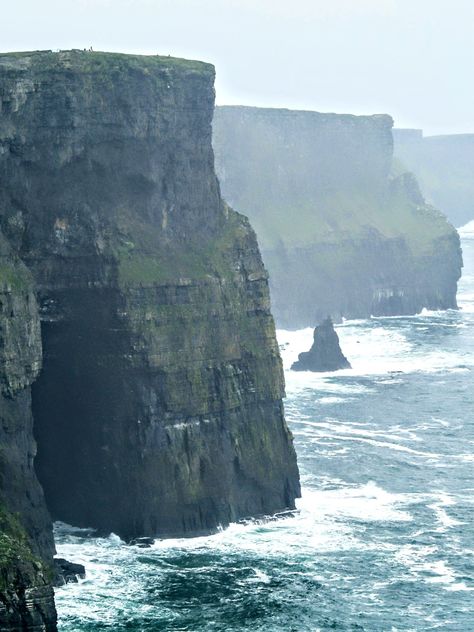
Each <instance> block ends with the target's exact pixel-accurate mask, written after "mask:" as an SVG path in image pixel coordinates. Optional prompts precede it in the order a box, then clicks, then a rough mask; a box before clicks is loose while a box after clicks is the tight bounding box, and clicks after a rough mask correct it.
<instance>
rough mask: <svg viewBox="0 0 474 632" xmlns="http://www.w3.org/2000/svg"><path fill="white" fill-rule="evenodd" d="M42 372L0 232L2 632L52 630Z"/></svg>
mask: <svg viewBox="0 0 474 632" xmlns="http://www.w3.org/2000/svg"><path fill="white" fill-rule="evenodd" d="M40 367H41V337H40V321H39V313H38V307H37V303H36V299H35V295H34V292H33V282H32V277H31V274H30V273H29V271H28V270H27V269H26V267H25V266H24V265H23V264H22V263H21V261H19V259H18V257H17V256H16V255H15V254H14V253H13V252H12V250H11V248H10V246H9V245H8V244H7V242H6V240H5V238H4V236H3V235H2V233H1V232H0V630H2V631H6V630H8V631H10V630H11V631H16V630H18V631H20V630H21V631H23V630H43V631H44V630H46V631H47V632H52V631H54V630H55V629H56V611H55V608H54V597H53V589H52V586H51V580H52V555H53V553H54V543H53V538H52V529H51V521H50V518H49V515H48V512H47V509H46V505H45V502H44V496H43V492H42V490H41V487H40V485H39V483H38V480H37V478H36V475H35V471H34V467H33V461H34V457H35V454H36V444H35V441H34V438H33V418H32V414H31V384H32V382H33V381H34V379H35V378H36V377H37V375H38V373H39V370H40Z"/></svg>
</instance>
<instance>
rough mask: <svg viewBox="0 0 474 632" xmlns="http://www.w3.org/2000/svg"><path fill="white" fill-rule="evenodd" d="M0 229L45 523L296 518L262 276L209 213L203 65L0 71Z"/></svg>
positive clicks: (250, 244)
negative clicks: (26, 368) (27, 376)
mask: <svg viewBox="0 0 474 632" xmlns="http://www.w3.org/2000/svg"><path fill="white" fill-rule="evenodd" d="M0 78H1V87H2V88H1V89H2V114H1V117H0V179H1V188H0V191H1V192H0V195H1V198H0V215H1V217H2V226H3V229H4V231H5V233H6V235H7V236H8V238H9V240H10V243H12V244H13V246H14V247H15V249H16V251H17V252H18V253H19V255H20V256H21V258H22V260H23V261H24V262H25V264H26V265H27V266H28V268H29V269H30V270H31V273H32V275H33V277H34V280H35V282H36V287H37V290H38V300H39V309H40V315H41V321H42V338H43V350H44V356H43V371H42V373H41V375H40V377H39V379H38V380H37V381H36V382H35V384H34V386H33V412H34V418H35V433H36V437H37V440H38V446H39V447H38V457H37V460H36V468H37V471H38V475H39V478H40V481H41V482H42V484H43V487H44V490H45V494H46V499H47V502H48V506H49V508H50V510H51V513H52V515H53V518H55V519H61V520H64V521H66V522H70V523H73V524H76V525H83V526H91V527H96V528H99V529H101V530H104V531H110V530H112V531H114V532H116V533H118V534H120V535H122V536H123V537H126V538H128V537H132V536H135V535H146V534H149V535H160V534H162V535H177V534H190V535H191V534H196V533H200V532H209V531H212V530H213V529H215V528H217V527H218V525H219V524H223V525H225V524H227V523H228V522H229V521H231V520H235V519H238V518H241V517H244V516H250V515H259V514H267V513H273V512H275V511H278V510H282V509H285V508H287V507H289V508H291V507H293V506H294V498H295V496H297V495H298V493H299V483H298V472H297V467H296V459H295V453H294V450H293V446H292V440H291V436H290V434H289V431H288V429H287V427H286V424H285V421H284V416H283V410H282V404H281V397H282V395H283V377H282V370H281V361H280V357H279V353H278V347H277V344H276V340H275V332H274V324H273V319H272V316H271V314H270V307H269V297H268V286H267V277H266V273H265V270H264V268H263V266H262V263H261V259H260V255H259V251H258V247H257V243H256V239H255V235H254V233H253V231H252V229H251V228H250V226H249V224H248V222H247V220H246V219H245V218H244V217H242V216H241V215H239V214H237V213H235V212H233V211H232V210H230V209H229V208H228V207H227V206H226V205H225V204H224V203H223V202H222V201H221V199H220V194H219V187H218V184H217V180H216V177H215V175H214V168H213V154H212V148H211V118H212V111H213V97H214V94H213V79H214V70H213V68H212V67H211V66H209V65H206V64H201V63H199V62H184V61H182V60H175V59H172V58H160V57H132V56H125V55H113V54H100V53H85V52H84V53H83V52H68V53H59V54H53V53H35V54H31V55H29V54H26V55H25V54H18V55H16V54H13V55H5V56H0Z"/></svg>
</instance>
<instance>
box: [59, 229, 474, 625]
mask: <svg viewBox="0 0 474 632" xmlns="http://www.w3.org/2000/svg"><path fill="white" fill-rule="evenodd" d="M461 235H462V247H463V253H464V266H465V268H464V273H463V277H462V279H461V282H460V287H459V293H458V302H459V305H460V307H461V309H460V310H459V311H454V310H449V311H445V312H423V313H421V314H419V315H417V316H409V317H393V318H371V319H367V320H357V321H346V322H344V323H342V324H341V325H338V326H337V332H338V335H339V338H340V342H341V347H342V350H343V352H344V354H345V355H346V356H347V357H348V359H349V360H350V361H351V363H352V367H353V368H352V369H351V370H344V371H339V372H337V373H333V374H312V373H306V372H305V373H296V372H291V371H290V370H289V367H290V365H291V363H292V362H293V361H294V360H295V359H296V357H297V355H298V353H299V352H301V351H303V350H305V351H306V350H308V349H309V347H310V346H311V342H312V330H311V329H305V330H301V331H296V332H290V331H279V332H278V339H279V342H280V345H281V348H282V356H283V362H284V366H285V373H286V382H287V397H286V400H285V407H286V414H287V420H288V423H289V426H290V428H291V430H292V432H293V434H294V439H295V446H296V451H297V454H298V462H299V466H300V472H301V480H302V498H301V499H300V501H299V502H298V511H297V512H295V513H293V514H284V515H281V516H280V517H276V518H275V519H272V520H268V521H254V522H248V523H242V524H240V523H239V524H234V525H231V526H230V527H229V528H228V529H226V530H223V531H221V532H219V533H217V534H215V535H212V536H208V537H199V538H191V539H175V540H161V541H157V542H156V543H155V544H154V545H153V546H152V547H151V548H149V549H139V548H137V547H130V546H127V545H125V544H124V543H123V542H121V541H120V539H119V538H118V537H116V536H114V535H111V536H110V537H108V538H97V537H94V534H93V533H92V532H89V531H87V530H79V529H74V528H73V527H70V526H67V525H63V524H56V527H55V531H56V541H57V549H58V554H59V555H60V556H62V557H66V558H67V559H70V560H71V561H74V562H81V563H83V564H85V566H86V567H87V577H86V579H85V580H83V581H80V582H79V583H78V584H68V585H67V586H64V587H61V588H58V589H57V590H56V602H57V608H58V613H59V624H60V625H59V629H60V630H61V632H73V631H74V632H79V631H80V632H86V631H87V632H92V631H97V630H110V631H113V632H121V631H142V630H143V631H145V630H146V631H168V630H169V631H177V630H189V631H192V632H200V631H224V630H225V631H226V632H230V631H237V630H239V631H244V630H245V631H252V632H253V631H262V632H263V631H265V632H273V631H277V630H278V631H280V630H282V631H285V632H286V631H295V632H303V631H305V632H306V631H308V632H318V631H321V632H323V631H324V632H325V631H329V630H331V631H334V630H340V631H360V632H362V631H364V632H379V631H388V632H397V631H399V632H402V631H403V632H409V631H417V632H418V631H424V630H445V631H448V632H455V631H458V630H459V631H462V632H470V631H471V630H474V414H473V413H474V406H473V404H474V222H471V224H469V225H467V226H466V227H464V229H462V230H461Z"/></svg>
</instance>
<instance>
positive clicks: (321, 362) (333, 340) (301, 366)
mask: <svg viewBox="0 0 474 632" xmlns="http://www.w3.org/2000/svg"><path fill="white" fill-rule="evenodd" d="M350 368H351V365H350V362H349V361H348V359H347V358H346V356H345V355H344V354H343V353H342V351H341V347H340V345H339V336H338V335H337V333H336V331H335V329H334V325H333V324H332V320H331V319H330V318H326V320H324V321H323V322H322V323H321V324H320V325H318V326H317V327H316V328H315V330H314V334H313V344H312V346H311V349H310V350H309V351H303V353H300V354H299V355H298V360H297V361H296V362H294V363H293V364H292V366H291V370H292V371H314V372H317V373H321V372H325V371H339V370H340V369H350Z"/></svg>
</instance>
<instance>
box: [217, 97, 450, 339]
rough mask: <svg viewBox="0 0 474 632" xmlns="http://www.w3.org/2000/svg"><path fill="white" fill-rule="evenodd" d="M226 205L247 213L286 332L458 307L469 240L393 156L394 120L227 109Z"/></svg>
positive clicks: (222, 144)
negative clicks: (464, 242)
mask: <svg viewBox="0 0 474 632" xmlns="http://www.w3.org/2000/svg"><path fill="white" fill-rule="evenodd" d="M213 125H214V138H213V142H214V148H215V152H216V170H217V173H218V176H219V179H220V182H221V186H222V191H223V195H224V197H225V198H226V200H227V201H228V202H229V203H230V204H232V205H233V206H234V207H235V208H236V209H238V210H239V211H241V212H243V213H245V214H247V215H248V216H249V217H250V219H251V221H252V224H253V225H254V227H255V230H256V232H257V235H258V238H259V243H260V246H261V249H262V255H263V258H264V261H265V264H266V266H267V268H268V270H269V273H270V284H271V292H272V305H273V311H274V314H275V317H276V320H277V323H278V324H279V326H281V327H288V328H298V327H305V326H314V325H315V324H316V323H317V322H319V321H321V320H322V319H324V318H326V317H327V316H332V317H333V318H336V319H340V318H342V317H346V318H364V317H368V316H370V315H396V314H412V313H415V312H418V311H421V310H422V309H423V308H429V309H445V308H455V307H456V289H457V280H458V279H459V276H460V271H461V266H462V258H461V251H460V246H459V237H458V235H457V233H456V231H455V230H454V228H453V227H452V226H451V225H450V224H449V223H448V222H447V220H446V218H445V217H444V216H443V215H442V214H441V213H440V212H439V211H437V210H435V209H434V208H432V207H430V206H429V205H427V204H426V203H425V201H424V199H423V196H422V194H421V193H420V190H419V187H418V184H417V182H416V180H415V178H414V177H413V176H412V175H411V174H410V173H406V172H404V171H403V170H400V169H397V168H396V166H395V165H394V163H393V140H392V132H391V129H392V119H391V118H390V117H389V116H386V115H375V116H351V115H339V114H320V113H317V112H302V111H290V110H278V109H273V110H272V109H264V108H247V107H238V106H235V107H234V106H224V107H218V108H216V113H215V117H214V124H213Z"/></svg>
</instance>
